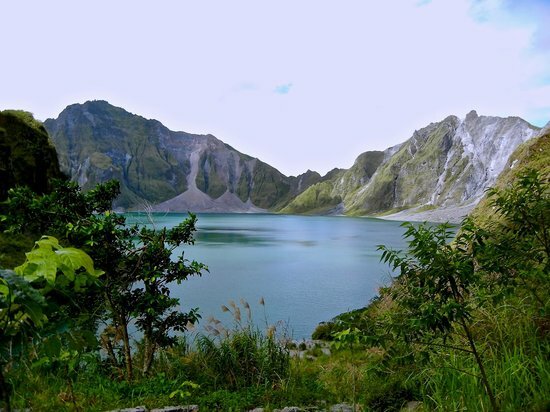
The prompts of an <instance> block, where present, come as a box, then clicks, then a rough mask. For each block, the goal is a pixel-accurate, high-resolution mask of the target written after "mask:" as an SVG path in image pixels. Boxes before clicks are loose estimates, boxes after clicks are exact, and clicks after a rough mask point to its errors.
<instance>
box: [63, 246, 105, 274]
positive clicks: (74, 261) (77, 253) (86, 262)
mask: <svg viewBox="0 0 550 412" xmlns="http://www.w3.org/2000/svg"><path fill="white" fill-rule="evenodd" d="M55 254H56V255H57V256H58V257H59V261H60V262H61V263H63V264H64V265H66V266H67V267H69V268H70V269H72V270H73V271H74V270H76V269H78V268H81V267H83V268H84V269H86V272H88V273H89V274H90V275H95V273H96V270H95V269H94V262H93V261H92V258H91V257H90V256H89V255H88V254H86V253H85V252H83V251H82V250H79V249H75V248H72V247H68V248H62V249H59V250H56V251H55Z"/></svg>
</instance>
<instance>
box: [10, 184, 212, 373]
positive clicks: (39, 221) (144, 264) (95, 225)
mask: <svg viewBox="0 0 550 412" xmlns="http://www.w3.org/2000/svg"><path fill="white" fill-rule="evenodd" d="M118 193H119V185H118V183H117V182H107V183H105V184H101V185H97V186H96V187H95V188H94V189H92V190H90V191H88V192H85V193H84V192H82V191H81V190H80V188H79V187H78V185H76V184H75V183H69V182H64V181H57V182H56V183H55V189H54V190H53V191H52V193H50V194H46V195H36V194H34V193H32V192H31V191H30V190H29V189H26V188H16V189H12V190H10V192H9V198H8V200H7V201H6V203H5V210H6V214H5V215H3V216H1V217H0V221H2V227H3V229H4V230H7V231H11V232H16V233H20V232H25V233H31V234H36V235H37V234H43V233H52V234H55V235H57V236H59V237H60V239H61V240H62V241H63V242H65V243H67V244H70V245H74V246H76V247H79V248H82V249H83V250H85V251H86V252H87V253H89V255H90V256H91V257H92V258H93V260H94V262H95V264H96V266H97V267H99V268H101V269H102V270H103V271H104V272H105V275H104V276H103V278H102V282H101V287H100V289H99V291H93V292H91V293H90V294H89V295H88V296H87V297H86V299H87V302H88V306H89V307H93V308H94V312H95V313H96V314H97V318H96V319H97V320H104V321H105V322H106V323H107V325H106V327H105V329H104V331H105V333H104V334H103V336H102V343H103V344H104V347H105V349H106V351H107V354H108V356H109V359H110V361H111V363H112V365H113V366H114V367H115V368H117V369H118V368H120V367H121V366H124V369H125V374H126V378H127V379H128V380H132V379H133V375H134V370H133V369H134V367H133V360H132V358H133V356H132V345H131V342H130V337H129V332H128V325H129V324H130V322H131V321H132V320H135V321H136V322H135V324H136V326H137V328H138V330H139V331H141V332H142V333H143V338H144V363H143V365H142V366H143V368H142V371H143V373H145V374H146V373H148V372H149V370H150V367H151V363H152V361H153V358H154V355H155V352H156V350H157V349H158V348H160V347H165V346H167V345H170V344H172V343H173V338H172V337H171V336H170V332H171V331H183V330H186V328H187V325H188V324H192V323H195V322H196V321H197V320H198V318H199V316H198V312H197V309H192V310H190V311H189V312H187V313H185V312H180V311H178V310H176V307H177V306H178V305H179V300H178V299H174V298H171V297H170V288H169V284H170V283H171V282H176V283H179V282H181V281H183V280H185V279H186V278H187V277H189V276H192V275H199V276H200V275H201V274H202V272H203V271H205V270H207V267H206V266H205V265H203V264H201V263H197V262H194V261H192V262H190V261H188V260H187V259H185V258H184V255H183V252H182V253H181V254H180V255H179V256H177V257H174V256H172V254H173V252H174V251H175V249H176V248H178V247H180V246H181V245H184V244H193V243H194V238H193V234H194V232H195V224H196V216H194V215H192V214H190V216H189V218H188V219H186V220H185V221H184V222H182V223H181V224H180V225H178V226H176V227H175V228H172V229H161V230H152V229H148V228H144V227H142V228H140V227H138V226H137V225H134V226H128V225H126V219H125V217H124V216H122V215H119V214H117V213H114V212H112V211H111V210H110V209H111V206H112V202H113V200H114V198H115V197H116V196H117V195H118ZM119 337H120V339H118V338H119ZM118 340H120V341H121V342H122V353H123V360H119V359H118V356H117V350H116V348H117V341H118Z"/></svg>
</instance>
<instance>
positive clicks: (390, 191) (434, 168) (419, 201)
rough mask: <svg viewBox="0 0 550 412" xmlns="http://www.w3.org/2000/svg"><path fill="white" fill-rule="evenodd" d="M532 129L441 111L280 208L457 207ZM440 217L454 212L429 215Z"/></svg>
mask: <svg viewBox="0 0 550 412" xmlns="http://www.w3.org/2000/svg"><path fill="white" fill-rule="evenodd" d="M539 130H540V129H539V128H537V127H535V126H532V125H531V124H529V123H527V122H526V121H524V120H522V119H520V118H518V117H508V118H500V117H491V116H479V115H478V114H477V113H476V112H475V111H471V112H470V113H468V114H467V115H466V117H465V118H464V119H459V118H458V117H456V116H449V117H447V118H445V119H443V120H442V121H440V122H437V123H431V124H429V125H428V126H426V127H424V128H422V129H420V130H417V131H415V132H414V133H413V135H412V136H411V137H410V138H409V139H408V140H407V141H405V142H404V143H403V144H401V145H398V146H394V147H392V148H389V149H387V150H385V151H384V152H366V153H363V154H362V155H360V156H359V157H358V158H357V160H356V161H355V164H354V165H353V166H352V168H350V169H349V170H347V171H344V172H341V173H340V174H339V175H337V176H334V178H333V179H332V180H330V181H324V182H320V183H317V184H315V185H312V186H311V187H310V188H308V189H307V190H306V191H305V192H304V193H302V194H301V195H300V196H298V197H297V198H296V199H294V200H293V201H292V202H290V204H289V205H287V206H286V208H285V209H283V210H285V211H294V210H299V211H300V212H301V213H309V212H315V211H317V210H319V209H323V208H324V207H325V211H326V210H328V206H330V208H331V210H333V211H337V212H340V213H344V214H350V215H374V214H384V213H385V214H387V213H392V212H399V211H401V210H407V213H401V214H397V215H395V218H396V219H400V218H403V219H411V220H418V219H415V216H414V214H411V212H422V211H426V210H438V211H445V210H447V209H453V211H455V212H456V211H459V213H461V214H463V215H465V214H467V213H468V212H469V210H471V209H472V208H473V207H474V206H475V204H477V202H479V200H480V199H481V198H482V197H483V194H484V191H485V189H487V188H488V187H490V186H492V185H493V184H494V183H495V181H496V179H497V177H498V175H499V174H500V173H501V172H502V170H503V169H504V167H505V165H506V162H507V161H508V158H509V157H510V155H511V154H512V152H513V151H514V149H515V148H516V147H518V146H519V145H520V144H522V143H524V142H526V141H528V140H529V139H530V138H532V137H533V136H534V135H536V134H537V133H538V132H539ZM317 192H318V193H320V194H321V193H322V194H323V196H320V199H321V200H320V201H318V202H306V201H305V199H312V198H314V197H315V196H314V195H315V193H317ZM327 199H330V201H327ZM338 200H341V202H340V203H339V204H337V201H338ZM306 206H307V207H306ZM454 214H456V213H454ZM432 216H434V214H433V213H432ZM448 217H451V220H457V218H459V217H458V216H456V217H453V216H450V215H449V216H448V215H445V214H441V216H440V217H437V216H436V218H437V220H447V218H448ZM417 218H421V215H419V216H417ZM421 219H422V218H421Z"/></svg>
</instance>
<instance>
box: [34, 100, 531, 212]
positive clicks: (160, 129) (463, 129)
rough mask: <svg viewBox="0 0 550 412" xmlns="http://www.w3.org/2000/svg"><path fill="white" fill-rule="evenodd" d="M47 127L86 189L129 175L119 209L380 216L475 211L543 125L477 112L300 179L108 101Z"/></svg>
mask: <svg viewBox="0 0 550 412" xmlns="http://www.w3.org/2000/svg"><path fill="white" fill-rule="evenodd" d="M44 126H45V127H46V129H47V130H48V131H49V132H50V134H51V136H52V141H53V142H54V144H55V145H56V147H57V149H58V153H59V159H60V164H61V166H62V169H63V170H64V171H65V172H67V173H68V174H70V176H71V177H72V178H73V179H74V180H76V181H78V182H79V183H80V184H81V185H82V186H84V188H87V187H88V186H91V185H93V184H95V183H98V182H100V181H104V180H107V179H108V178H116V179H119V180H120V181H121V187H122V196H121V197H122V199H121V201H119V203H118V204H117V206H119V207H121V208H124V209H139V208H149V209H151V210H158V211H186V210H192V211H197V212H280V213H300V214H346V215H377V216H380V215H385V214H391V213H396V212H397V213H399V212H400V211H402V210H409V211H415V210H416V211H425V210H432V209H445V208H462V209H464V210H465V211H469V210H471V208H472V207H473V206H475V204H477V202H479V200H480V199H481V198H482V197H483V193H484V190H485V189H486V188H487V187H488V186H490V185H492V184H494V182H495V181H496V178H497V177H498V175H499V174H500V172H501V171H502V170H503V169H504V167H505V165H506V162H507V161H508V158H509V156H510V155H511V154H512V152H513V151H514V149H515V148H516V147H518V146H519V145H520V144H522V143H524V142H525V141H527V140H529V139H530V138H532V137H533V136H534V135H536V133H538V131H539V130H540V129H539V128H537V127H536V126H533V125H531V124H529V123H528V122H526V121H525V120H523V119H521V118H519V117H507V118H501V117H496V116H480V115H478V114H477V112H475V111H473V110H472V111H470V112H469V113H468V114H466V116H465V117H464V118H463V119H461V118H458V117H457V116H455V115H450V116H447V117H446V118H445V119H443V120H441V121H439V122H432V123H430V124H429V125H427V126H426V127H424V128H421V129H419V130H415V131H414V133H413V134H412V136H411V137H410V138H409V139H407V140H406V141H404V142H403V143H401V144H398V145H395V146H392V147H390V148H388V149H386V150H384V151H367V152H364V153H361V154H360V155H359V156H358V157H357V158H356V160H355V162H354V164H353V165H352V166H351V167H350V168H349V169H333V170H331V171H330V172H329V173H327V174H326V175H325V176H321V175H320V174H319V173H317V172H313V171H310V170H308V171H307V172H305V173H304V174H302V175H299V176H296V177H294V176H285V175H284V174H282V173H281V172H279V171H278V170H277V169H275V168H274V167H272V166H270V165H268V164H267V163H264V162H262V161H261V160H259V159H257V158H254V157H252V156H249V155H247V154H244V153H241V152H239V151H238V150H236V149H234V148H233V147H232V146H230V145H228V144H227V143H224V142H222V141H221V140H219V139H217V138H216V137H214V136H212V135H208V134H206V135H196V134H190V133H186V132H174V131H171V130H169V129H168V128H166V127H165V126H163V125H162V123H160V122H159V121H157V120H154V119H145V118H143V117H141V116H139V115H134V114H131V113H129V112H127V111H125V110H124V109H122V108H117V107H115V106H112V105H110V104H109V103H108V102H106V101H91V102H86V103H84V104H74V105H70V106H68V107H67V108H66V109H65V110H64V111H63V112H61V114H60V115H59V117H58V118H57V119H48V120H46V121H45V122H44ZM413 217H414V215H413ZM455 220H456V219H455Z"/></svg>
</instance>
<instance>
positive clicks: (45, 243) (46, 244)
mask: <svg viewBox="0 0 550 412" xmlns="http://www.w3.org/2000/svg"><path fill="white" fill-rule="evenodd" d="M36 244H37V245H38V247H39V248H44V249H50V250H52V249H55V250H57V249H60V248H61V246H60V245H59V241H58V240H57V239H56V238H55V237H52V236H42V237H41V238H40V240H38V241H37V242H36Z"/></svg>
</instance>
